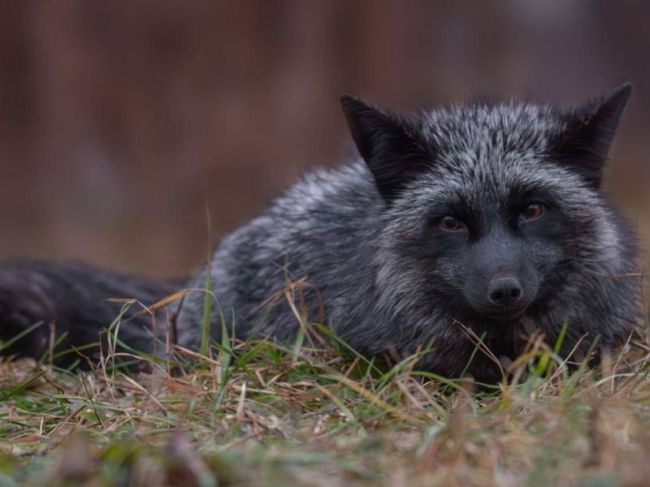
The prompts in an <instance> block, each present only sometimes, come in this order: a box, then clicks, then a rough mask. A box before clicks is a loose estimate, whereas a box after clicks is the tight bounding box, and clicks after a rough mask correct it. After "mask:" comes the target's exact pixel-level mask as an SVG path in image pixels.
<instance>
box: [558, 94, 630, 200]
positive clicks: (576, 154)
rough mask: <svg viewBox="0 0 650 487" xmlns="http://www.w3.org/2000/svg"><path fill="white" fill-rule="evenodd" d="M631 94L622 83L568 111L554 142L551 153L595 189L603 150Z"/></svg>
mask: <svg viewBox="0 0 650 487" xmlns="http://www.w3.org/2000/svg"><path fill="white" fill-rule="evenodd" d="M631 93H632V85H631V84H630V83H625V84H623V85H621V86H619V87H618V88H616V89H615V90H613V91H612V92H610V93H608V94H607V95H605V96H602V97H600V98H598V99H596V100H594V101H592V102H590V103H588V104H587V105H586V106H584V107H582V108H580V109H578V110H576V111H574V112H571V113H569V114H568V122H567V127H566V130H565V131H564V133H563V134H562V135H561V137H560V138H559V140H558V141H557V142H556V144H555V147H554V151H553V156H555V158H556V159H557V160H559V162H561V163H562V164H564V165H566V166H569V167H571V168H572V169H575V170H576V171H577V172H578V173H580V174H581V175H582V176H583V177H584V178H585V179H586V180H587V181H588V182H589V183H590V184H591V185H592V186H594V187H596V188H598V187H599V186H600V183H601V180H602V173H603V167H604V165H605V161H606V160H607V153H608V151H609V147H610V145H611V143H612V140H613V139H614V135H615V134H616V129H617V127H618V123H619V121H620V119H621V115H622V113H623V109H624V108H625V105H626V104H627V101H628V99H629V98H630V94H631Z"/></svg>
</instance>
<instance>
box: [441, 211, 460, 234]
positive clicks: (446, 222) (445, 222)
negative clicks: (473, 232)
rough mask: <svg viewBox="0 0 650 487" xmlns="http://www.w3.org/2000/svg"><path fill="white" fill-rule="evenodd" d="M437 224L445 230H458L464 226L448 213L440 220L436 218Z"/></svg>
mask: <svg viewBox="0 0 650 487" xmlns="http://www.w3.org/2000/svg"><path fill="white" fill-rule="evenodd" d="M438 226H439V227H440V228H442V229H443V230H444V231H445V232H458V231H459V230H462V229H463V228H465V225H464V224H463V222H462V221H460V219H458V218H456V217H455V216H449V215H447V216H443V217H442V218H441V219H440V220H438Z"/></svg>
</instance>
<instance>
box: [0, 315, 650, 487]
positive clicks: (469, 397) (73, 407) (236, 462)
mask: <svg viewBox="0 0 650 487" xmlns="http://www.w3.org/2000/svg"><path fill="white" fill-rule="evenodd" d="M301 330H303V331H302V332H301V334H300V335H299V337H298V339H297V340H296V343H294V344H289V345H287V346H286V347H284V346H281V345H278V344H274V343H271V342H268V341H251V342H247V343H241V342H233V341H231V340H229V339H228V338H227V337H226V338H225V339H224V340H222V341H221V342H220V343H212V344H211V346H210V347H209V348H208V347H206V348H205V349H204V350H203V352H204V353H200V352H194V351H190V350H185V349H182V348H177V350H176V354H175V357H174V359H170V360H160V359H154V358H152V357H147V356H137V354H116V353H115V352H111V353H109V354H108V356H107V357H105V360H104V361H103V366H101V365H100V366H99V367H97V368H96V369H95V370H92V371H90V372H83V373H78V372H69V371H66V370H61V369H56V368H54V367H52V366H49V365H47V364H43V363H37V362H35V361H33V360H27V359H21V360H5V361H3V362H0V486H11V485H24V484H27V485H79V484H82V485H178V484H182V485H184V486H191V485H197V486H216V485H278V486H284V485H305V486H318V485H328V486H329V485H346V486H347V485H373V486H374V485H390V486H401V485H404V486H412V485H416V486H417V485H444V486H449V485H451V486H453V485H459V486H460V485H462V486H465V485H499V486H503V485H505V486H508V485H512V486H518V485H534V486H535V485H540V486H542V485H543V486H546V485H550V484H556V485H585V486H610V485H611V486H616V485H648V479H650V462H648V458H647V457H648V452H650V379H649V378H648V373H649V372H650V348H649V347H648V345H647V342H645V341H644V340H642V339H639V340H636V341H631V342H630V343H628V344H627V345H626V347H625V348H624V349H623V350H622V351H621V352H620V353H619V354H617V355H614V356H611V357H609V356H607V357H605V358H604V360H603V362H602V364H601V366H600V368H598V369H596V370H592V369H589V368H587V367H586V366H578V367H573V368H570V367H568V366H567V363H566V362H564V361H562V360H561V359H560V358H558V357H557V355H556V353H555V352H556V350H559V344H556V348H555V349H554V348H553V347H547V346H545V345H544V344H543V342H542V341H541V340H536V341H533V342H531V348H530V351H529V352H528V353H527V354H526V355H524V356H522V357H521V358H520V359H519V360H517V361H515V362H514V364H513V365H512V367H511V372H512V375H513V380H512V381H511V382H510V383H505V382H504V383H502V384H499V385H498V386H495V387H494V388H485V387H484V388H477V387H476V386H475V385H474V384H473V383H472V382H471V381H468V380H464V381H463V380H449V379H444V378H440V377H436V376H434V375H432V374H428V373H426V372H419V371H417V370H416V368H415V362H416V358H411V359H407V360H405V361H403V362H401V363H399V364H397V365H396V366H394V367H392V368H389V369H385V368H381V367H379V366H378V365H376V364H375V363H374V362H373V361H369V360H367V359H365V358H364V357H361V356H359V355H357V354H355V353H354V351H352V350H350V349H348V348H346V346H345V344H343V343H342V342H340V341H338V340H336V338H335V337H331V336H329V337H325V338H324V339H323V338H322V336H323V335H322V334H319V335H318V336H319V337H321V339H313V338H314V336H316V335H314V334H313V333H312V331H313V327H305V326H302V327H301ZM477 353H483V352H482V351H478V352H477ZM120 358H121V359H126V360H131V359H137V360H139V361H142V362H145V363H147V364H148V367H147V368H148V369H149V370H148V371H147V372H146V373H144V372H143V373H137V374H136V373H127V372H125V371H124V370H122V369H121V368H120V367H119V366H117V367H111V366H112V365H113V364H115V363H117V361H116V359H120ZM45 362H47V360H45Z"/></svg>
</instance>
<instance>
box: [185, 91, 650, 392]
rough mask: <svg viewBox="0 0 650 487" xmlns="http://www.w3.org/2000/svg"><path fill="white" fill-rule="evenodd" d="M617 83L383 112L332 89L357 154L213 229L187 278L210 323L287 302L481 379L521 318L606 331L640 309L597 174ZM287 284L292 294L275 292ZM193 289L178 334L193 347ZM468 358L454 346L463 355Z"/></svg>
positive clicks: (512, 346) (350, 338) (368, 342)
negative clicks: (539, 101)
mask: <svg viewBox="0 0 650 487" xmlns="http://www.w3.org/2000/svg"><path fill="white" fill-rule="evenodd" d="M629 95H630V87H629V86H628V85H624V86H622V87H621V88H619V89H618V90H616V91H614V92H612V93H610V94H609V95H606V96H604V97H601V98H599V99H597V100H594V101H592V102H590V103H588V104H587V105H585V106H582V107H580V108H578V109H575V110H559V109H557V108H554V107H551V106H547V105H536V104H526V103H517V102H497V103H483V102H476V103H471V104H467V105H463V106H453V107H450V108H444V109H435V110H426V111H422V112H420V113H418V114H415V115H411V116H399V115H396V114H394V113H391V112H388V111H385V110H382V109H379V108H376V107H374V106H371V105H369V104H367V103H365V102H363V101H361V100H359V99H356V98H353V97H350V96H344V97H343V98H342V105H343V110H344V113H345V115H346V117H347V121H348V124H349V127H350V131H351V134H352V137H353V139H354V141H355V143H356V146H357V148H358V151H359V154H360V158H359V159H357V160H354V161H352V162H350V163H348V164H346V165H343V166H342V167H340V168H338V169H334V170H330V171H325V170H319V171H315V172H312V173H310V174H307V175H306V176H305V177H304V178H303V179H302V181H300V182H298V183H297V184H296V185H295V186H294V187H293V188H291V189H290V190H289V191H288V192H287V193H286V194H285V195H283V196H282V197H280V198H278V199H277V200H276V201H275V202H273V203H272V204H271V205H270V207H269V208H268V209H267V210H266V211H265V212H264V213H263V214H262V215H261V216H259V217H257V218H255V219H254V220H252V221H251V222H250V223H248V224H247V225H244V226H243V227H241V228H240V229H238V230H237V231H235V232H234V233H232V234H231V235H229V236H227V237H226V238H225V239H224V240H223V241H222V243H221V245H220V246H219V247H218V249H217V251H216V252H215V254H214V256H213V259H212V262H211V264H210V266H209V267H208V268H207V269H205V270H204V271H203V272H202V273H200V274H199V275H198V276H196V277H195V278H194V279H193V280H192V282H191V283H190V287H199V288H200V287H204V286H205V282H206V279H207V277H208V276H207V275H206V273H208V274H209V276H210V280H211V282H212V285H213V290H214V296H215V306H214V307H213V309H214V313H213V319H212V324H213V327H212V334H213V336H215V337H218V336H219V333H220V332H221V329H222V326H221V325H222V324H221V321H222V320H225V322H226V323H225V324H226V329H228V330H231V329H232V330H234V332H235V334H236V335H238V336H240V337H247V336H268V337H273V338H275V339H280V340H286V339H290V338H291V337H292V336H293V335H294V334H295V333H296V331H297V329H298V324H299V320H298V316H297V313H299V312H300V310H302V309H303V308H304V309H306V310H307V311H308V319H309V320H312V321H324V322H326V323H327V324H328V325H329V326H330V327H331V328H332V329H333V330H334V331H335V332H336V333H337V334H338V335H339V336H340V337H341V338H343V339H344V340H346V341H347V342H348V343H349V344H350V345H351V346H352V347H354V348H355V349H357V350H359V351H360V352H362V353H365V354H368V355H375V354H383V353H391V354H393V355H395V354H397V355H399V356H404V355H408V354H412V353H414V352H416V351H417V350H418V349H420V348H426V347H431V351H430V352H429V353H428V354H427V355H426V356H425V357H424V358H423V359H422V361H421V362H420V365H421V366H424V367H426V368H428V369H430V370H433V371H435V372H438V373H441V374H444V375H447V376H457V375H459V374H461V373H462V372H463V371H464V370H466V371H468V372H469V373H470V374H472V375H474V376H475V377H477V378H478V379H481V380H494V379H498V378H499V376H500V373H501V372H500V369H499V367H498V365H497V364H496V363H494V360H493V359H490V358H489V357H487V356H485V355H484V354H482V353H478V354H474V352H475V349H476V347H477V345H476V337H482V341H483V343H484V345H485V346H486V347H487V348H489V349H490V350H491V351H492V353H493V355H495V356H496V357H508V358H514V357H516V356H517V354H518V353H520V352H521V351H522V347H523V346H524V343H525V339H526V332H527V331H528V332H529V331H530V330H531V329H538V330H539V331H541V332H542V333H543V334H544V335H545V337H546V339H547V340H548V341H549V342H552V341H553V340H555V339H556V338H557V336H558V334H559V333H560V330H561V329H562V327H563V326H564V325H565V324H566V327H567V334H566V338H565V340H564V342H563V350H562V352H563V353H565V354H566V353H568V352H569V351H571V350H573V351H574V353H576V354H577V355H578V356H579V355H580V354H581V353H582V354H585V353H586V352H587V351H588V350H589V349H590V347H592V346H593V345H594V343H595V342H597V343H598V345H599V346H609V347H611V346H615V345H617V344H620V343H621V342H622V341H623V340H625V338H626V337H628V336H629V334H630V332H631V331H632V329H633V327H634V325H635V324H636V323H638V322H639V320H640V298H639V293H640V289H639V288H640V286H639V283H640V279H639V275H638V268H637V262H636V248H635V237H634V234H633V232H632V230H631V229H630V226H629V225H628V223H627V222H626V221H625V220H624V219H623V218H622V217H621V216H620V215H619V214H618V212H617V211H616V210H615V209H614V208H613V207H612V205H611V204H610V203H609V202H608V200H607V198H606V196H605V195H604V194H603V192H602V191H601V182H602V176H603V169H604V166H605V163H606V161H607V153H608V150H609V147H610V144H611V142H612V138H613V136H614V133H615V131H616V128H617V125H618V122H619V118H620V116H621V113H622V111H623V108H624V106H625V104H626V102H627V99H628V98H629ZM289 301H293V302H294V304H296V303H297V305H295V306H291V305H290V303H289ZM203 303H204V296H203V294H201V293H196V294H192V295H190V296H188V298H187V300H186V302H185V303H184V305H183V308H182V310H181V313H180V316H179V328H180V341H181V344H183V345H185V346H194V347H195V346H197V344H198V340H199V325H198V324H199V322H200V317H201V314H202V312H203ZM471 357H474V358H473V359H472V360H471V363H470V358H471Z"/></svg>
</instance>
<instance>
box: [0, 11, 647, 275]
mask: <svg viewBox="0 0 650 487" xmlns="http://www.w3.org/2000/svg"><path fill="white" fill-rule="evenodd" d="M0 6H1V7H2V9H1V12H2V15H0V225H1V228H2V229H3V230H2V238H0V258H7V257H13V256H40V257H48V258H78V259H84V260H87V261H90V262H94V263H97V264H102V265H106V266H111V267H115V268H118V269H130V270H133V271H138V272H148V273H150V274H153V275H160V276H173V275H182V274H185V273H187V272H189V271H190V270H192V269H194V268H196V267H197V266H198V265H200V264H201V263H202V262H203V261H205V259H206V256H207V252H208V247H209V245H210V244H209V237H208V233H209V232H208V226H207V223H206V220H207V218H206V213H209V215H210V220H211V227H212V229H211V234H212V240H213V241H215V242H216V241H217V239H218V237H219V236H220V235H223V234H224V233H225V232H227V231H229V230H232V229H233V228H235V227H236V226H237V225H239V224H241V223H244V222H245V221H247V220H248V219H249V218H251V217H252V216H254V215H255V214H256V213H257V212H258V211H260V209H262V208H263V207H264V205H265V204H266V203H267V202H268V201H269V200H270V199H271V198H272V197H273V196H274V195H277V194H278V193H279V192H280V191H281V190H282V189H283V188H286V187H287V186H288V185H289V184H291V182H292V181H293V180H295V178H296V177H297V175H298V174H299V173H301V172H302V171H304V170H305V169H307V168H310V167H315V166H331V165H335V164H337V162H340V161H341V160H342V159H345V158H347V157H349V156H350V155H351V154H352V153H353V152H352V145H351V142H350V140H349V137H348V135H347V132H346V127H345V124H344V120H343V117H342V116H341V114H340V111H339V106H338V96H339V94H340V93H342V92H349V93H354V94H358V95H361V96H363V97H367V98H369V99H371V100H375V101H380V102H381V103H383V104H385V105H388V106H391V107H394V108H397V109H401V110H408V109H414V108H418V107H419V106H420V105H422V104H431V105H432V104H440V103H447V102H450V101H462V100H465V99H468V98H471V97H472V96H474V95H476V94H491V95H505V96H516V97H523V98H527V99H533V100H542V101H550V102H553V103H560V104H565V105H570V104H571V103H574V104H575V103H577V102H579V101H584V100H586V99H587V98H589V97H591V96H595V95H598V94H600V93H602V92H604V91H607V90H608V89H610V88H612V87H614V86H616V85H617V84H619V83H621V82H623V81H627V80H629V81H632V82H633V84H634V88H635V92H634V95H633V98H632V100H631V103H630V105H629V110H628V111H627V112H626V114H625V116H624V119H623V123H622V126H621V128H620V131H619V136H618V138H617V139H616V143H615V145H614V148H613V152H612V155H613V158H614V159H615V161H616V164H614V165H613V166H612V168H611V171H610V178H609V180H608V187H609V188H610V190H611V192H612V194H613V198H614V200H615V201H616V202H617V203H618V205H619V206H620V207H621V208H622V209H623V210H624V212H625V213H626V214H627V215H628V216H629V217H631V218H632V219H633V221H634V222H635V223H636V224H637V226H638V228H639V230H640V232H641V233H642V236H643V237H644V239H645V240H644V247H645V248H646V249H650V245H648V241H649V240H650V190H649V188H650V161H648V160H647V159H648V158H647V155H648V154H649V150H650V130H649V127H650V28H649V27H648V19H649V18H650V2H632V1H629V2H628V1H617V2H613V1H586V0H573V1H570V2H569V1H563V2H560V1H557V2H549V1H547V0H526V1H523V0H501V1H481V2H454V1H430V0H422V1H417V0H407V1H397V0H395V1H388V0H367V1H351V0H323V1H301V0H293V1H277V0H276V1H266V0H260V1H248V0H240V1H236V2H235V1H230V2H227V1H222V2H217V1H210V2H209V1H171V0H137V1H134V0H111V1H90V0H65V1H64V0H61V1H49V2H37V1H30V0H24V1H18V2H17V1H11V0H0ZM206 210H207V211H206Z"/></svg>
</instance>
